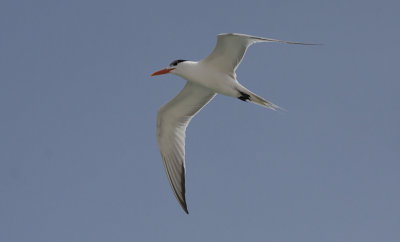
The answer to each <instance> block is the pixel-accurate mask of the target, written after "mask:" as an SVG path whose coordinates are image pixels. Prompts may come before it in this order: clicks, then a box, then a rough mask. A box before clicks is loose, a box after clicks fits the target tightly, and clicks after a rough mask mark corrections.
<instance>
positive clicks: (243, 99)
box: [238, 91, 250, 102]
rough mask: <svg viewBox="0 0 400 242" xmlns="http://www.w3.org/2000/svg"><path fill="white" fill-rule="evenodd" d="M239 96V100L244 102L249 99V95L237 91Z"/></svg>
mask: <svg viewBox="0 0 400 242" xmlns="http://www.w3.org/2000/svg"><path fill="white" fill-rule="evenodd" d="M239 93H240V96H239V97H238V98H239V99H240V100H242V101H244V102H246V101H247V100H250V95H249V94H247V93H244V92H241V91H239Z"/></svg>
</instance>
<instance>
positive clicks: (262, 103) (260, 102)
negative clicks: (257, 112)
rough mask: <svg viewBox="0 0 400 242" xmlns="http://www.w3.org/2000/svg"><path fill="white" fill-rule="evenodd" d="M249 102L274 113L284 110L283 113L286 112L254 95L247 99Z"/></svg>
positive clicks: (251, 94)
mask: <svg viewBox="0 0 400 242" xmlns="http://www.w3.org/2000/svg"><path fill="white" fill-rule="evenodd" d="M249 101H250V102H252V103H255V104H257V105H260V106H263V107H266V108H269V109H272V110H274V111H277V110H284V111H286V110H285V109H283V108H281V107H279V106H278V105H276V104H273V103H271V102H270V101H268V100H265V99H264V98H262V97H260V96H257V95H256V94H254V93H250V99H249Z"/></svg>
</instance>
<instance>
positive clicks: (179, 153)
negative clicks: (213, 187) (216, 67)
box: [157, 82, 216, 213]
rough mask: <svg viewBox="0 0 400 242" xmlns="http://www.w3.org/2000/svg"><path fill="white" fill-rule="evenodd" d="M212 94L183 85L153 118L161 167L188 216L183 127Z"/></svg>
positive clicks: (205, 89)
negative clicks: (154, 118)
mask: <svg viewBox="0 0 400 242" xmlns="http://www.w3.org/2000/svg"><path fill="white" fill-rule="evenodd" d="M215 95H216V94H215V93H214V92H213V91H211V90H210V89H207V88H205V87H202V86H200V85H198V84H195V83H192V82H187V83H186V85H185V87H184V88H183V89H182V90H181V91H180V92H179V93H178V95H177V96H176V97H174V98H173V99H172V100H171V101H169V102H168V103H166V104H164V105H163V106H162V107H161V108H160V110H159V111H158V115H157V141H158V146H159V148H160V152H161V156H162V159H163V162H164V167H165V170H166V173H167V176H168V180H169V182H170V184H171V187H172V190H173V191H174V194H175V197H176V199H177V200H178V201H179V203H180V205H181V206H182V208H183V210H185V212H186V213H189V212H188V209H187V205H186V198H185V136H186V135H185V132H186V127H187V125H188V124H189V122H190V120H191V119H192V118H193V117H194V116H195V115H196V114H197V113H198V112H199V111H200V110H201V108H203V107H204V106H205V105H206V104H207V103H208V102H209V101H211V99H212V98H213V97H214V96H215Z"/></svg>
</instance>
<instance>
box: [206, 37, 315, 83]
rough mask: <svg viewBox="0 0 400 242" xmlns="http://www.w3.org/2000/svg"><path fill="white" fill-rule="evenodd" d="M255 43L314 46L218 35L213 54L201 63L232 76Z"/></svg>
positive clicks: (258, 38)
mask: <svg viewBox="0 0 400 242" xmlns="http://www.w3.org/2000/svg"><path fill="white" fill-rule="evenodd" d="M257 42H281V43H286V44H297V45H314V44H308V43H302V42H293V41H284V40H277V39H269V38H262V37H256V36H251V35H245V34H234V33H231V34H219V35H218V39H217V45H216V46H215V48H214V50H213V52H211V54H210V55H209V56H207V57H206V58H204V59H203V60H202V61H201V62H203V63H207V64H210V65H212V66H214V67H215V68H218V69H219V70H220V71H222V72H224V73H228V74H231V75H233V76H234V73H235V71H236V68H237V67H238V66H239V64H240V62H241V61H242V59H243V56H244V54H245V53H246V50H247V48H248V47H249V46H250V45H252V44H254V43H257Z"/></svg>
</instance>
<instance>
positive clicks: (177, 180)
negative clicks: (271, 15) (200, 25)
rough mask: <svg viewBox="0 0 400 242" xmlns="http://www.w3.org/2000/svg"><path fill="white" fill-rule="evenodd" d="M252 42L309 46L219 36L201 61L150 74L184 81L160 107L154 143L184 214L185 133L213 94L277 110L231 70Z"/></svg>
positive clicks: (246, 37)
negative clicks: (253, 91) (170, 75)
mask: <svg viewBox="0 0 400 242" xmlns="http://www.w3.org/2000/svg"><path fill="white" fill-rule="evenodd" d="M256 42H283V43H289V44H301V45H310V44H306V43H301V42H290V41H282V40H275V39H267V38H261V37H255V36H250V35H243V34H220V35H218V41H217V45H216V47H215V49H214V50H213V52H212V53H211V54H210V55H209V56H208V57H206V58H204V59H203V60H201V61H198V62H196V61H186V60H176V61H173V62H172V63H171V64H170V66H169V67H167V68H165V69H162V70H160V71H157V72H155V73H153V74H152V76H154V75H161V74H167V73H172V74H175V75H177V76H180V77H182V78H184V79H185V80H187V83H186V85H185V87H184V88H183V89H182V90H181V91H180V92H179V93H178V95H177V96H176V97H174V98H173V99H172V100H171V101H169V102H168V103H166V104H164V105H163V106H162V107H161V108H160V110H159V111H158V115H157V140H158V145H159V148H160V152H161V156H162V158H163V161H164V166H165V170H166V172H167V176H168V179H169V181H170V183H171V186H172V189H173V191H174V194H175V196H176V198H177V199H178V201H179V202H180V204H181V206H182V208H183V209H184V210H185V212H186V213H188V210H187V205H186V198H185V131H186V127H187V125H188V124H189V122H190V120H191V119H192V118H193V117H194V115H196V113H197V112H199V111H200V110H201V108H203V107H204V106H205V105H206V104H207V103H208V102H210V101H211V100H212V99H213V98H214V97H215V95H216V94H222V95H226V96H230V97H235V98H238V99H240V100H242V101H249V102H253V103H255V104H258V105H261V106H264V107H266V108H269V109H272V110H275V109H277V108H279V107H278V106H277V105H275V104H273V103H271V102H269V101H267V100H265V99H263V98H262V97H260V96H258V95H256V94H254V93H252V92H251V91H249V90H248V89H246V88H245V87H243V86H242V85H241V84H240V83H239V82H238V81H237V79H236V73H235V70H236V68H237V66H238V65H239V64H240V62H241V60H242V58H243V56H244V54H245V52H246V50H247V47H249V46H250V45H251V44H253V43H256Z"/></svg>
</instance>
